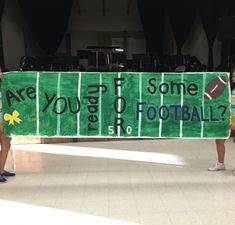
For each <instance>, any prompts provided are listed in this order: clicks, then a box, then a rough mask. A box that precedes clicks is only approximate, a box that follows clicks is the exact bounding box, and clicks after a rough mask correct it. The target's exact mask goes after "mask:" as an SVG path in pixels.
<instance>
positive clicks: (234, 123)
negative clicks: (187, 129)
mask: <svg viewBox="0 0 235 225" xmlns="http://www.w3.org/2000/svg"><path fill="white" fill-rule="evenodd" d="M230 88H231V125H230V128H231V130H232V131H233V132H235V68H233V69H232V70H231V71H230ZM234 140H235V137H234ZM225 141H226V139H216V140H215V143H216V150H217V157H218V160H217V162H216V163H215V164H214V165H213V166H211V167H209V168H208V170H209V171H220V170H225V169H226V168H225V164H224V156H225ZM233 174H234V176H235V170H234V171H233Z"/></svg>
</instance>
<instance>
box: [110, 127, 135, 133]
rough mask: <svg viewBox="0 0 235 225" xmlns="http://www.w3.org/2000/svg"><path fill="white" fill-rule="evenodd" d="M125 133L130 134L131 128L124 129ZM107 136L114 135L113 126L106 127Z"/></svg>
mask: <svg viewBox="0 0 235 225" xmlns="http://www.w3.org/2000/svg"><path fill="white" fill-rule="evenodd" d="M126 133H127V134H131V133H132V127H131V126H127V127H126ZM108 134H111V135H112V134H114V128H113V126H108Z"/></svg>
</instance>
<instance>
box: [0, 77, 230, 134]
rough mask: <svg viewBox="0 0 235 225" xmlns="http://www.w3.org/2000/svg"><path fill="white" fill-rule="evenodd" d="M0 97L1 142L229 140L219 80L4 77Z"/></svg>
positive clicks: (224, 91) (224, 89) (225, 90)
mask: <svg viewBox="0 0 235 225" xmlns="http://www.w3.org/2000/svg"><path fill="white" fill-rule="evenodd" d="M208 90H209V92H208ZM205 92H206V93H205ZM208 93H209V94H208ZM206 95H208V96H209V97H208V96H206ZM210 95H211V96H212V97H211V96H210ZM2 96H3V114H4V130H5V134H6V135H7V136H48V137H55V136H56V137H64V136H71V137H90V136H92V137H136V138H138V137H149V138H216V137H220V138H226V137H228V136H229V123H230V97H229V96H230V90H229V77H228V74H227V73H128V72H127V73H118V72H109V73H108V72H107V73H99V72H93V73H88V72H82V73H81V72H8V73H5V75H4V80H3V87H2ZM210 98H211V99H210Z"/></svg>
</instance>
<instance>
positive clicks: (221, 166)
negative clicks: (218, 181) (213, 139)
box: [208, 162, 225, 171]
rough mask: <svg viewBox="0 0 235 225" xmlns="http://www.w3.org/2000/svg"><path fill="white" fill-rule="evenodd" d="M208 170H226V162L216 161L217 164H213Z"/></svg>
mask: <svg viewBox="0 0 235 225" xmlns="http://www.w3.org/2000/svg"><path fill="white" fill-rule="evenodd" d="M208 170H209V171H220V170H225V165H224V163H220V162H216V164H215V165H213V166H211V167H209V168H208Z"/></svg>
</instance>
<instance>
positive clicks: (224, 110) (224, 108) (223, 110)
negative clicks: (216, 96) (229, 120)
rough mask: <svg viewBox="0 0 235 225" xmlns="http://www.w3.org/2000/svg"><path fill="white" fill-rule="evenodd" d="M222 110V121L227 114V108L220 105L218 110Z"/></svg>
mask: <svg viewBox="0 0 235 225" xmlns="http://www.w3.org/2000/svg"><path fill="white" fill-rule="evenodd" d="M220 108H222V112H221V118H222V120H224V114H225V113H226V110H227V107H226V106H224V105H220V106H218V109H220Z"/></svg>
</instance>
